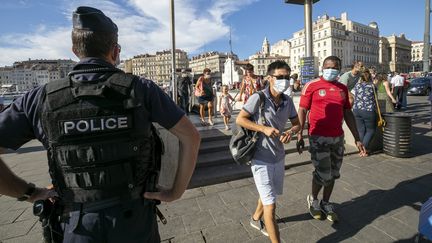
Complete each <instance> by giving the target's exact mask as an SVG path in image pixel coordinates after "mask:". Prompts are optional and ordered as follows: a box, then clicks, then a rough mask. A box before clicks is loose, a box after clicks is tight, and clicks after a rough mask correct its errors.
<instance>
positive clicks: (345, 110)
mask: <svg viewBox="0 0 432 243" xmlns="http://www.w3.org/2000/svg"><path fill="white" fill-rule="evenodd" d="M322 69H323V74H322V76H321V77H320V78H319V79H317V80H314V81H311V82H308V83H306V85H305V86H304V88H303V90H302V95H301V97H300V107H299V121H300V126H301V129H300V133H299V134H298V140H299V142H302V141H303V139H302V137H303V134H302V132H303V128H304V124H305V120H306V114H307V112H308V111H309V143H310V146H309V152H310V154H311V160H312V163H313V165H314V167H315V170H314V171H313V173H312V175H313V177H312V178H313V179H312V194H311V195H308V196H307V204H308V208H309V212H310V214H311V215H312V217H313V218H315V219H321V217H322V214H324V215H325V217H326V218H327V219H328V220H330V221H338V216H337V214H336V213H335V210H334V208H333V205H332V204H331V203H330V196H331V193H332V191H333V186H334V184H335V179H338V178H339V177H340V173H339V170H340V168H341V165H342V159H343V153H344V132H343V129H342V121H343V120H345V122H346V124H347V126H348V128H349V129H350V131H351V133H352V134H353V136H354V139H355V143H356V146H357V148H358V150H359V154H360V156H365V155H366V150H365V148H364V146H363V144H362V142H361V141H360V138H359V134H358V132H357V128H356V123H355V120H354V116H353V113H352V111H351V104H350V103H349V100H348V89H347V87H346V86H345V85H344V84H341V83H339V82H338V81H337V76H338V74H339V72H340V70H341V60H340V59H339V58H338V57H336V56H329V57H327V58H326V59H324V62H323V67H322ZM301 152H302V151H301V148H300V149H299V153H301ZM322 187H324V192H323V197H322V200H321V202H319V201H318V193H319V192H320V190H321V188H322Z"/></svg>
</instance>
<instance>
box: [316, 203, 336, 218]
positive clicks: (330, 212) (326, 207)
mask: <svg viewBox="0 0 432 243" xmlns="http://www.w3.org/2000/svg"><path fill="white" fill-rule="evenodd" d="M320 207H321V211H322V212H323V213H324V214H325V215H326V218H327V219H328V220H330V221H331V222H337V221H339V218H338V216H337V214H336V213H335V211H334V208H333V204H331V203H329V202H323V201H322V200H321V203H320Z"/></svg>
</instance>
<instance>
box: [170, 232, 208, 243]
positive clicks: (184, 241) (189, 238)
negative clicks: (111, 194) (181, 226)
mask: <svg viewBox="0 0 432 243" xmlns="http://www.w3.org/2000/svg"><path fill="white" fill-rule="evenodd" d="M170 243H206V241H205V240H204V238H203V235H202V234H201V232H194V233H191V234H187V235H179V236H175V237H174V238H172V239H171V240H170Z"/></svg>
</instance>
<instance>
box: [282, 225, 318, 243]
mask: <svg viewBox="0 0 432 243" xmlns="http://www.w3.org/2000/svg"><path fill="white" fill-rule="evenodd" d="M280 236H281V238H282V239H284V240H285V241H287V242H316V241H317V240H319V239H321V238H322V237H323V236H324V235H323V234H322V233H321V232H320V231H319V230H318V229H316V228H315V227H314V226H313V225H312V224H311V223H310V222H309V221H302V222H300V223H298V224H295V225H293V226H291V227H287V228H284V229H281V230H280Z"/></svg>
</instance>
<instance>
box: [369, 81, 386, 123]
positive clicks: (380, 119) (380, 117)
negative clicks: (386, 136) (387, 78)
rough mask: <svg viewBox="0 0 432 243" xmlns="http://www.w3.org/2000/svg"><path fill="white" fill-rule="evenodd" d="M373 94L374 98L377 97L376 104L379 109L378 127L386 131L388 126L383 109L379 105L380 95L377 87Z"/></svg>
mask: <svg viewBox="0 0 432 243" xmlns="http://www.w3.org/2000/svg"><path fill="white" fill-rule="evenodd" d="M372 89H373V92H374V97H375V103H376V107H377V114H378V120H377V127H379V128H381V129H382V130H383V131H384V127H385V125H386V121H385V120H384V118H383V117H382V115H381V109H380V106H379V103H378V95H377V93H376V90H375V86H373V88H372Z"/></svg>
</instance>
